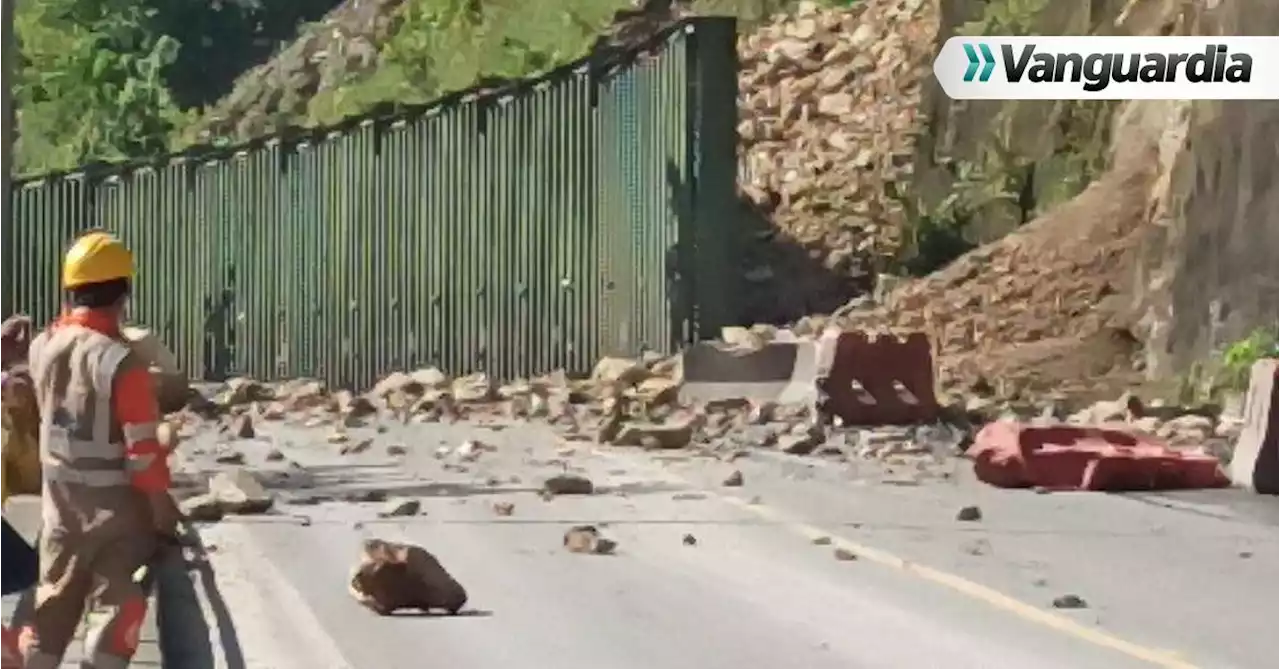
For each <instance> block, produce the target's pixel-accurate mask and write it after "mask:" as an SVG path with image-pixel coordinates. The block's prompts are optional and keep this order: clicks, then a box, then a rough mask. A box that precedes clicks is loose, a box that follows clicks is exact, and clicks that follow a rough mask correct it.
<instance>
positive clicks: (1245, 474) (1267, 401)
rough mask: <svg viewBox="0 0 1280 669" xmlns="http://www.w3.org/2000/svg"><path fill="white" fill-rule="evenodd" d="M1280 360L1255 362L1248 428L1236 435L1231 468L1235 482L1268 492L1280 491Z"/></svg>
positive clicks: (1246, 409)
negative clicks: (1279, 426) (1279, 428)
mask: <svg viewBox="0 0 1280 669" xmlns="http://www.w3.org/2000/svg"><path fill="white" fill-rule="evenodd" d="M1277 368H1278V365H1277V361H1276V360H1275V359H1274V358H1273V359H1268V360H1259V361H1258V362H1256V363H1254V365H1253V371H1252V374H1251V375H1250V378H1249V393H1248V395H1246V396H1245V404H1244V429H1243V430H1241V432H1240V436H1239V437H1238V438H1237V439H1236V444H1235V449H1234V450H1233V452H1232V455H1231V466H1230V468H1229V471H1230V476H1231V482H1232V483H1233V484H1234V485H1237V486H1240V487H1244V488H1249V489H1251V490H1253V491H1255V492H1259V493H1262V494H1266V495H1275V494H1277V487H1280V486H1278V485H1277V460H1276V419H1277V418H1278V416H1277V415H1276V399H1277V391H1278V390H1280V384H1278V383H1277Z"/></svg>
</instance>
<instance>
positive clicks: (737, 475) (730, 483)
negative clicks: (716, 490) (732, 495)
mask: <svg viewBox="0 0 1280 669" xmlns="http://www.w3.org/2000/svg"><path fill="white" fill-rule="evenodd" d="M742 484H743V476H742V471H741V470H738V469H735V470H733V471H732V472H729V475H728V476H726V477H724V480H723V481H721V482H720V485H723V486H725V487H726V488H737V487H740V486H741V485H742Z"/></svg>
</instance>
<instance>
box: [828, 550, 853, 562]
mask: <svg viewBox="0 0 1280 669" xmlns="http://www.w3.org/2000/svg"><path fill="white" fill-rule="evenodd" d="M832 555H834V556H835V558H836V559H837V560H839V561H841V562H853V561H854V560H857V559H858V555H857V554H856V553H854V552H853V551H851V550H849V549H848V548H836V549H835V550H834V551H832Z"/></svg>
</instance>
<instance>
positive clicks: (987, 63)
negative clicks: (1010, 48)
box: [964, 42, 996, 82]
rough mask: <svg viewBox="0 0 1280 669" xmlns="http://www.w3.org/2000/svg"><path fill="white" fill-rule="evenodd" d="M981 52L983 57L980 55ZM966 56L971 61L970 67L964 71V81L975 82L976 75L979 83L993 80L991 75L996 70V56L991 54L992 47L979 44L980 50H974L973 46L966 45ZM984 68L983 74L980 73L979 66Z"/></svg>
mask: <svg viewBox="0 0 1280 669" xmlns="http://www.w3.org/2000/svg"><path fill="white" fill-rule="evenodd" d="M979 52H981V54H982V56H981V57H979V56H978V54H979ZM964 55H965V56H966V57H967V58H968V59H969V67H968V68H966V69H965V71H964V80H965V81H973V77H974V75H977V76H978V81H980V82H981V81H986V80H988V79H990V78H991V73H992V72H994V71H995V69H996V56H995V54H993V53H991V47H989V46H987V45H986V44H982V43H981V42H979V43H978V48H976V49H975V48H973V45H972V44H968V43H966V44H964ZM979 65H981V66H982V73H981V74H979V73H978V66H979Z"/></svg>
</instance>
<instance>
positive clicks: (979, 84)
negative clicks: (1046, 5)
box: [933, 35, 1280, 100]
mask: <svg viewBox="0 0 1280 669" xmlns="http://www.w3.org/2000/svg"><path fill="white" fill-rule="evenodd" d="M933 72H934V75H935V76H936V77H937V79H938V83H939V84H941V86H942V89H943V90H944V91H946V93H947V95H948V96H950V97H952V98H955V99H968V100H1135V99H1145V100H1274V99H1276V98H1277V97H1280V38H1276V37H1238V36H1217V37H1207V36H1170V37H1162V36H1137V37H1115V36H1059V35H1042V36H1035V37H1023V36H995V35H992V36H983V37H963V36H958V37H952V38H950V39H948V40H947V41H946V43H945V44H943V46H942V50H941V51H940V52H939V53H938V57H937V60H935V61H934V64H933Z"/></svg>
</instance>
